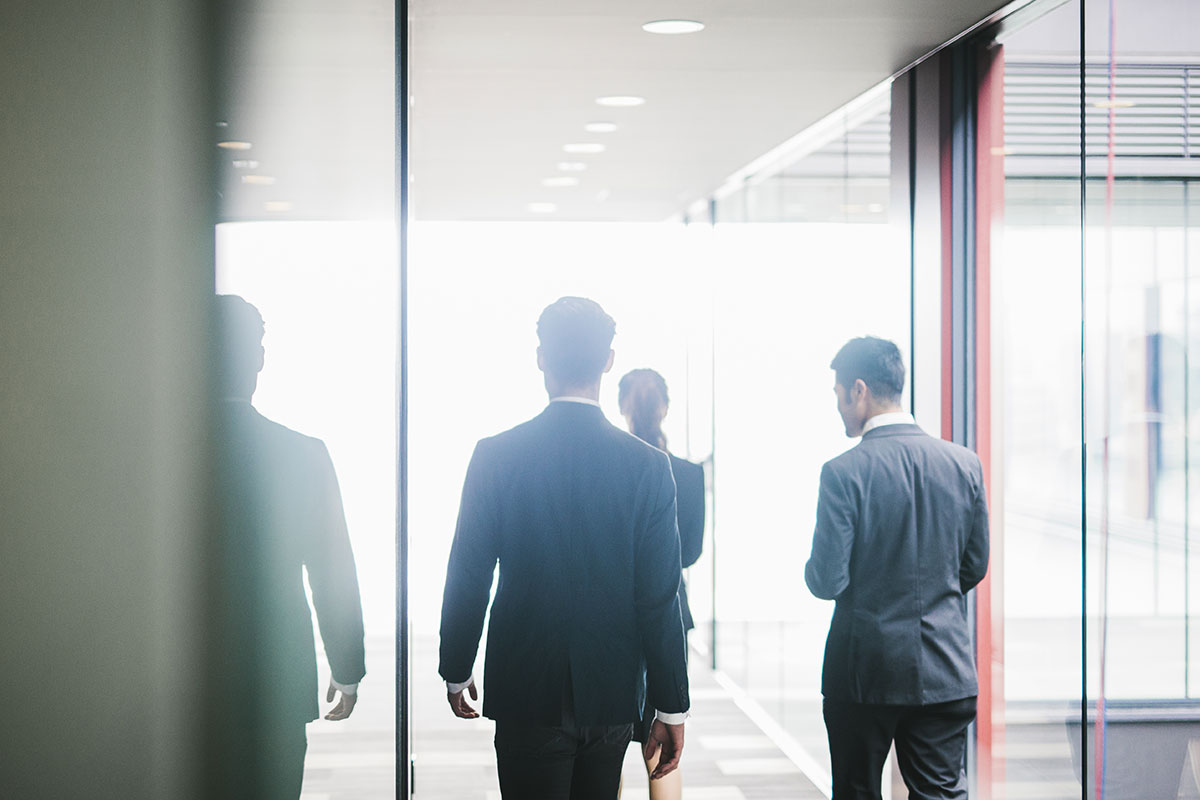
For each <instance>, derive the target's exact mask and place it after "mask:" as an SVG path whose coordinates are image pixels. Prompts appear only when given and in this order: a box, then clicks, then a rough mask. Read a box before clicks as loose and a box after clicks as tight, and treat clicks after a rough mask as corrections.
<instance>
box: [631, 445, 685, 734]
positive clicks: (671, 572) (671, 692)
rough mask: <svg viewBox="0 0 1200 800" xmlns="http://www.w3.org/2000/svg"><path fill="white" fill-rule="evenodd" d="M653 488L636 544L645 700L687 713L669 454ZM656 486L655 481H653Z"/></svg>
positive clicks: (666, 710)
mask: <svg viewBox="0 0 1200 800" xmlns="http://www.w3.org/2000/svg"><path fill="white" fill-rule="evenodd" d="M654 477H655V479H656V480H654V481H653V482H652V484H651V486H652V488H651V490H650V491H651V492H652V493H653V501H652V502H651V503H649V504H648V507H649V509H650V513H649V517H648V519H647V521H646V526H645V529H644V532H643V533H642V536H641V538H640V540H639V541H638V543H637V553H636V556H635V558H636V561H635V567H634V569H635V575H634V606H635V609H636V613H637V615H638V632H639V635H640V637H641V644H642V652H643V653H644V655H645V657H646V696H647V701H648V702H649V704H650V705H651V706H653V707H654V709H655V710H657V711H662V712H664V713H679V712H683V711H687V710H688V708H689V707H690V704H691V701H690V699H689V696H688V675H687V643H686V640H685V639H684V635H683V620H682V617H681V615H680V608H679V581H680V578H681V572H680V566H679V564H680V562H679V533H678V531H677V525H676V517H675V513H676V509H675V481H674V480H673V479H672V477H671V469H670V465H669V462H667V460H666V456H663V461H662V462H661V467H660V468H659V470H658V471H657V472H656V473H655V476H654ZM655 483H656V484H657V485H654V484H655Z"/></svg>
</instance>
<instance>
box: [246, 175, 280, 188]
mask: <svg viewBox="0 0 1200 800" xmlns="http://www.w3.org/2000/svg"><path fill="white" fill-rule="evenodd" d="M242 183H248V184H250V185H252V186H271V185H273V184H274V183H275V179H274V178H273V177H271V176H270V175H243V176H242Z"/></svg>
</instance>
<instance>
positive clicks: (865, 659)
mask: <svg viewBox="0 0 1200 800" xmlns="http://www.w3.org/2000/svg"><path fill="white" fill-rule="evenodd" d="M987 564H988V512H987V498H986V495H985V491H984V484H983V469H982V467H981V465H980V463H979V458H978V457H977V456H976V455H975V454H974V453H973V452H971V451H970V450H967V449H966V448H964V447H960V446H958V445H956V444H951V443H950V442H945V441H942V440H941V439H936V438H934V437H932V436H929V435H928V434H926V433H925V432H924V431H922V430H921V429H920V428H919V427H917V426H916V425H887V426H883V427H879V428H875V429H873V430H871V431H868V432H867V433H866V434H865V435H864V436H863V438H862V441H861V442H860V443H859V444H858V446H857V447H854V448H853V449H851V450H849V451H847V452H845V453H843V454H842V455H840V456H838V457H837V458H835V459H833V460H832V461H829V462H828V463H826V464H825V466H824V468H823V469H822V470H821V489H820V495H819V498H818V501H817V527H816V531H815V532H814V533H813V546H812V556H811V557H810V558H809V560H808V565H807V566H806V567H805V570H804V580H805V582H806V583H807V584H808V588H809V589H810V590H811V591H812V593H813V594H815V595H816V596H817V597H820V598H823V599H827V600H835V601H836V602H837V605H836V607H835V609H834V612H833V621H832V623H831V624H830V626H829V638H828V640H827V641H826V644H825V666H824V671H823V674H822V679H821V692H822V694H824V696H825V698H826V699H827V700H835V701H849V702H856V703H879V704H888V705H928V704H931V703H941V702H946V701H950V700H959V699H962V698H964V697H971V696H974V695H976V694H977V693H978V686H977V681H976V674H975V656H974V648H973V646H972V643H971V633H970V622H969V620H968V618H967V601H966V596H965V595H966V593H967V592H968V591H970V590H971V589H972V588H973V587H974V586H975V585H976V584H978V583H979V582H980V581H981V580H983V577H984V575H985V574H986V573H987Z"/></svg>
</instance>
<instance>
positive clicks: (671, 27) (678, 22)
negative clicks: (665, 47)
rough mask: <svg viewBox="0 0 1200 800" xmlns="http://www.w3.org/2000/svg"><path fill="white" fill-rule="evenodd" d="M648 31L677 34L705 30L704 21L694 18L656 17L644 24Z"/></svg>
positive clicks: (644, 28) (645, 29) (643, 28)
mask: <svg viewBox="0 0 1200 800" xmlns="http://www.w3.org/2000/svg"><path fill="white" fill-rule="evenodd" d="M642 30H644V31H645V32H646V33H661V34H665V35H668V36H670V35H675V34H680V33H699V32H700V31H702V30H704V23H703V22H699V21H697V20H694V19H656V20H653V21H652V22H647V23H646V24H645V25H643V26H642Z"/></svg>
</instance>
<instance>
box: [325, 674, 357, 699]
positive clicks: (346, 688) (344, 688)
mask: <svg viewBox="0 0 1200 800" xmlns="http://www.w3.org/2000/svg"><path fill="white" fill-rule="evenodd" d="M329 685H330V686H332V687H333V688H335V689H337V690H338V691H339V692H341V693H342V694H347V695H350V696H351V697H353V696H354V695H356V694H358V684H357V683H338V682H337V681H335V680H334V679H333V678H330V679H329Z"/></svg>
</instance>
